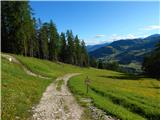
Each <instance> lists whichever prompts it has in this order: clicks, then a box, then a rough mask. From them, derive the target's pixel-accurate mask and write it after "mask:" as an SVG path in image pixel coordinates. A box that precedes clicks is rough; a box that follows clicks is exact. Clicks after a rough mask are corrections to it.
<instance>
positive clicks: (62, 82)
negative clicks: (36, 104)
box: [56, 80, 64, 91]
mask: <svg viewBox="0 0 160 120" xmlns="http://www.w3.org/2000/svg"><path fill="white" fill-rule="evenodd" d="M63 84H64V80H58V81H56V90H58V91H61V87H62V85H63Z"/></svg>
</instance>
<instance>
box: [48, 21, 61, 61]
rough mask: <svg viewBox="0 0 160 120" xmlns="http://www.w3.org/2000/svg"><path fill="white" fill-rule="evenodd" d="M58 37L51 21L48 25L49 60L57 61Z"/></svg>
mask: <svg viewBox="0 0 160 120" xmlns="http://www.w3.org/2000/svg"><path fill="white" fill-rule="evenodd" d="M58 47H59V36H58V32H57V28H56V26H55V24H53V22H52V21H50V24H49V59H50V60H58Z"/></svg>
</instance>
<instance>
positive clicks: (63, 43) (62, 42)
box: [59, 32, 67, 62]
mask: <svg viewBox="0 0 160 120" xmlns="http://www.w3.org/2000/svg"><path fill="white" fill-rule="evenodd" d="M59 58H60V61H61V62H67V44H66V39H65V33H63V32H62V33H61V35H60V54H59Z"/></svg>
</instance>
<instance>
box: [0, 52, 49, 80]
mask: <svg viewBox="0 0 160 120" xmlns="http://www.w3.org/2000/svg"><path fill="white" fill-rule="evenodd" d="M1 56H2V57H4V58H6V59H8V60H9V61H10V62H14V63H16V64H19V65H20V66H22V68H23V70H24V71H25V72H26V73H27V74H28V75H31V76H35V77H39V78H44V79H51V78H49V77H45V76H42V75H39V74H36V73H33V72H32V71H30V70H29V69H28V68H26V67H25V66H24V65H23V64H22V63H21V62H20V61H19V60H18V59H16V58H15V57H14V56H11V55H8V54H2V53H1Z"/></svg>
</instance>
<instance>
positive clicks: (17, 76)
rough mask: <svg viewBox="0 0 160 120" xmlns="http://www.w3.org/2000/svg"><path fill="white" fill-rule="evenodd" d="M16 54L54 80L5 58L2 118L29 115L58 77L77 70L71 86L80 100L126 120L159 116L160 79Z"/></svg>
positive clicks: (31, 67)
mask: <svg viewBox="0 0 160 120" xmlns="http://www.w3.org/2000/svg"><path fill="white" fill-rule="evenodd" d="M14 56H15V57H16V58H17V59H19V60H20V61H21V62H22V64H23V65H25V66H26V67H27V68H28V69H30V70H31V71H33V72H35V73H38V74H41V75H43V76H48V77H52V78H53V79H51V80H46V79H42V78H37V77H32V76H29V75H27V74H26V73H25V72H24V71H23V69H22V67H21V66H20V65H18V64H15V63H11V62H9V61H8V60H6V59H4V58H2V61H1V62H2V119H3V120H6V119H10V120H12V119H16V118H20V119H21V120H23V119H24V120H25V119H27V118H30V116H31V114H32V113H31V109H32V107H33V106H34V105H35V104H37V103H38V102H39V100H40V98H41V96H42V93H43V92H44V91H45V88H46V87H47V86H48V85H49V84H50V83H51V82H53V81H54V80H55V78H56V77H58V76H61V75H64V74H66V73H75V72H79V73H82V74H81V75H79V76H77V77H73V78H72V79H70V81H69V83H68V86H69V88H70V89H71V91H72V92H73V93H74V95H75V96H76V98H77V100H78V101H79V102H81V101H80V100H81V98H91V99H92V103H93V104H94V105H95V106H97V107H98V108H101V109H103V110H104V111H105V112H107V113H108V114H111V115H112V116H115V117H117V118H120V119H123V120H141V119H142V120H143V119H150V120H151V119H154V120H158V119H159V118H160V112H159V109H160V103H159V101H160V81H157V80H155V79H151V78H143V77H136V76H129V75H127V74H123V73H119V72H114V71H109V70H98V69H94V68H80V67H76V66H72V65H68V64H63V63H54V62H50V61H47V60H40V59H36V58H32V57H23V56H17V55H14ZM86 76H88V77H89V79H90V80H91V83H90V87H89V93H88V94H87V93H86V86H85V84H84V80H85V79H86ZM82 104H83V103H82Z"/></svg>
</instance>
